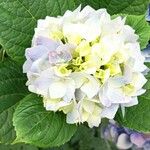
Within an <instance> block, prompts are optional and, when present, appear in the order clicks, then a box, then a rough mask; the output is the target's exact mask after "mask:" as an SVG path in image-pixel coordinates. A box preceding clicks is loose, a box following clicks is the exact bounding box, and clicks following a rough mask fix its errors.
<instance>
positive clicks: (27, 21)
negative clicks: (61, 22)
mask: <svg viewBox="0 0 150 150" xmlns="http://www.w3.org/2000/svg"><path fill="white" fill-rule="evenodd" d="M148 3H149V0H132V1H131V0H119V1H118V0H24V1H23V0H7V1H6V0H0V44H1V45H2V46H3V47H4V49H5V50H6V52H7V54H8V55H9V56H10V57H11V58H12V59H14V60H16V61H18V62H20V63H23V62H24V51H25V49H26V48H27V47H30V45H31V40H32V37H33V34H34V28H35V27H36V24H37V20H38V19H41V18H45V16H57V15H63V14H64V12H65V11H66V10H68V9H70V10H73V9H75V8H76V7H77V6H79V5H80V4H82V6H85V5H90V6H92V7H94V8H96V9H99V8H106V9H107V10H108V12H109V13H110V14H112V15H113V14H118V13H124V14H132V15H140V14H145V12H146V10H147V5H148Z"/></svg>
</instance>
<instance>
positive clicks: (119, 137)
mask: <svg viewBox="0 0 150 150" xmlns="http://www.w3.org/2000/svg"><path fill="white" fill-rule="evenodd" d="M102 138H104V139H105V140H109V141H111V142H113V143H115V144H116V146H117V148H118V149H124V150H125V149H130V148H132V149H135V150H136V149H143V150H149V149H150V134H144V133H139V132H137V131H133V130H130V129H128V128H124V127H120V126H118V125H117V124H116V123H115V122H113V121H111V122H110V123H109V124H108V125H107V126H106V127H105V128H103V129H102Z"/></svg>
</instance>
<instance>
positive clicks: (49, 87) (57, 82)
mask: <svg viewBox="0 0 150 150" xmlns="http://www.w3.org/2000/svg"><path fill="white" fill-rule="evenodd" d="M25 56H26V59H27V60H26V62H25V63H24V66H23V70H24V73H27V77H28V81H27V86H28V88H29V90H30V91H31V92H34V93H36V94H39V95H41V96H42V97H43V102H44V107H45V108H46V110H50V111H55V112H56V111H63V112H64V113H65V114H66V115H67V123H71V124H73V123H83V122H88V125H89V126H90V127H93V126H99V124H100V122H101V118H103V117H107V118H109V119H112V118H114V116H115V114H116V112H117V110H118V108H119V106H121V107H122V108H124V107H130V106H133V105H136V104H138V100H137V96H138V95H141V94H143V93H144V92H145V90H144V89H142V87H143V85H144V84H145V83H146V79H145V77H144V75H143V74H142V72H143V71H145V69H146V66H145V65H144V60H145V58H144V57H143V56H142V54H141V52H140V45H139V43H138V36H137V35H136V34H135V31H134V29H132V28H131V27H130V26H128V25H126V24H125V18H122V17H117V18H115V19H111V16H110V15H109V14H108V13H107V11H106V9H99V10H94V9H93V8H91V7H90V6H86V7H85V8H84V9H83V10H81V8H80V7H78V8H77V9H76V10H74V11H73V12H72V11H67V12H66V13H65V14H64V15H63V16H58V17H49V16H47V17H46V18H45V19H41V20H38V24H37V28H36V29H35V34H34V37H33V41H32V47H31V48H27V49H26V53H25Z"/></svg>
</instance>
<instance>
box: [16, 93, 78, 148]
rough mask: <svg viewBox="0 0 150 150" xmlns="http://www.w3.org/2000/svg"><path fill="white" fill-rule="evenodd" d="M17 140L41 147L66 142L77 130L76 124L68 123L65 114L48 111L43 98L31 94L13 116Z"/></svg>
mask: <svg viewBox="0 0 150 150" xmlns="http://www.w3.org/2000/svg"><path fill="white" fill-rule="evenodd" d="M13 123H14V126H15V129H16V133H17V139H16V142H25V143H29V144H33V145H36V146H39V147H48V146H49V147H52V146H59V145H61V144H64V143H65V142H67V141H68V140H70V138H71V137H72V135H73V134H74V133H75V131H76V127H77V126H76V125H70V124H67V123H66V118H65V115H64V114H62V113H54V112H51V111H46V110H45V108H44V107H43V102H42V98H40V97H38V96H36V95H33V94H30V95H28V96H27V97H25V98H24V99H23V100H22V101H21V102H20V104H19V105H18V107H17V109H16V111H15V113H14V118H13Z"/></svg>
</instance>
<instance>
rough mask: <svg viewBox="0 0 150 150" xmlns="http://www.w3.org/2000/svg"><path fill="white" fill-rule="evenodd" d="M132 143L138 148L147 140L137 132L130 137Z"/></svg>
mask: <svg viewBox="0 0 150 150" xmlns="http://www.w3.org/2000/svg"><path fill="white" fill-rule="evenodd" d="M130 141H131V142H132V143H133V144H135V145H137V146H138V147H142V146H143V144H144V142H145V139H144V138H143V136H142V134H140V133H136V132H135V133H132V134H131V135H130Z"/></svg>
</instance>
